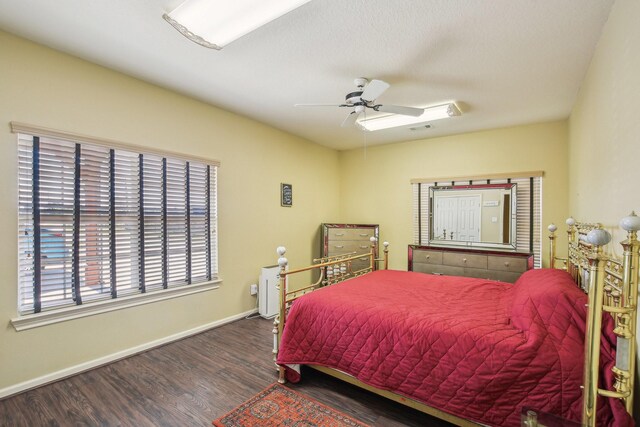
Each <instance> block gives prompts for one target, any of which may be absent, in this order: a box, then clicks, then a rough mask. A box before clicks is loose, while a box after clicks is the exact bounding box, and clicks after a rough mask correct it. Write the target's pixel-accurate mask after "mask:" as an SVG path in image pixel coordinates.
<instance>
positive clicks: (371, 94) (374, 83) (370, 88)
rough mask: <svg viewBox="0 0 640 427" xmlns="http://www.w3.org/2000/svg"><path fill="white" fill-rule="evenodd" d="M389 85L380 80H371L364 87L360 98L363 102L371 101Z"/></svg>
mask: <svg viewBox="0 0 640 427" xmlns="http://www.w3.org/2000/svg"><path fill="white" fill-rule="evenodd" d="M389 86H390V85H389V83H387V82H383V81H382V80H371V81H370V82H369V83H368V84H367V85H366V86H365V87H364V91H363V92H362V95H360V98H362V99H364V100H365V101H373V100H374V99H377V98H378V97H379V96H380V95H382V93H383V92H384V91H385V90H387V89H388V88H389Z"/></svg>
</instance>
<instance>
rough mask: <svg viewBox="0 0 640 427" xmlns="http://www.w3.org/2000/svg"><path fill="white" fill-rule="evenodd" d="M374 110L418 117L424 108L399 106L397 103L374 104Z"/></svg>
mask: <svg viewBox="0 0 640 427" xmlns="http://www.w3.org/2000/svg"><path fill="white" fill-rule="evenodd" d="M375 110H376V111H382V112H385V113H393V114H402V115H404V116H413V117H419V116H421V115H422V113H424V108H414V107H401V106H399V105H376V106H375Z"/></svg>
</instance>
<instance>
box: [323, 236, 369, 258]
mask: <svg viewBox="0 0 640 427" xmlns="http://www.w3.org/2000/svg"><path fill="white" fill-rule="evenodd" d="M327 251H328V254H327V255H328V256H334V255H342V254H348V253H350V252H355V253H357V254H366V253H369V251H371V245H370V243H369V242H354V241H349V240H339V241H333V242H329V243H328V244H327Z"/></svg>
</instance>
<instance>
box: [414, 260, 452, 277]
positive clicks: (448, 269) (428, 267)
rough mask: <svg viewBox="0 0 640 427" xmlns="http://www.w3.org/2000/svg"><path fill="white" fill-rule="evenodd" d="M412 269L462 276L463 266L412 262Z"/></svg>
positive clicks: (419, 271)
mask: <svg viewBox="0 0 640 427" xmlns="http://www.w3.org/2000/svg"><path fill="white" fill-rule="evenodd" d="M413 271H417V272H418V273H429V274H444V275H447V276H464V268H462V267H452V266H450V265H441V264H440V265H438V264H424V263H414V264H413Z"/></svg>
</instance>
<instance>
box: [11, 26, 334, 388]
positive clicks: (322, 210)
mask: <svg viewBox="0 0 640 427" xmlns="http://www.w3.org/2000/svg"><path fill="white" fill-rule="evenodd" d="M0 57H2V66H1V67H0V149H1V151H0V153H1V155H0V157H1V158H0V177H1V182H2V185H0V200H2V203H1V204H0V231H1V233H2V236H3V244H2V245H0V272H2V274H1V277H2V281H1V283H0V319H1V321H2V328H0V391H1V390H2V389H3V388H6V387H9V386H12V385H15V384H17V383H20V382H23V381H27V380H31V379H33V378H37V377H40V376H42V375H45V374H49V373H51V372H56V371H59V370H61V369H64V368H68V367H71V366H74V365H77V364H79V363H82V362H86V361H91V360H93V359H96V358H99V357H103V356H106V355H109V354H112V353H115V352H118V351H121V350H125V349H128V348H131V347H135V346H138V345H141V344H144V343H147V342H151V341H154V340H157V339H161V338H164V337H167V336H170V335H172V334H176V333H179V332H182V331H185V330H189V329H191V328H195V327H198V326H201V325H206V324H208V323H210V322H213V321H216V320H219V319H223V318H226V317H229V316H232V315H237V314H238V313H242V312H245V311H248V310H251V309H252V308H254V307H255V305H256V301H255V297H251V296H250V295H249V284H251V283H256V282H257V280H258V275H259V272H260V267H261V266H265V265H270V264H274V262H275V261H276V259H277V255H276V253H275V248H276V247H277V246H278V245H285V246H289V247H290V249H292V250H293V252H291V251H290V253H289V254H288V255H289V257H290V260H291V262H292V264H293V265H303V264H306V263H307V262H308V260H309V259H310V258H312V256H313V255H317V252H318V250H319V249H318V248H319V244H320V243H319V237H318V230H319V224H320V223H321V222H323V221H325V220H326V219H327V218H335V217H337V214H338V202H339V201H338V200H337V198H336V197H335V194H337V192H338V191H339V185H338V176H339V173H338V172H339V171H338V154H337V152H336V151H334V150H330V149H327V148H323V147H321V146H319V145H316V144H313V143H310V142H308V141H305V140H302V139H300V138H297V137H294V136H291V135H289V134H286V133H283V132H281V131H278V130H275V129H273V128H270V127H268V126H265V125H263V124H260V123H257V122H255V121H251V120H249V119H246V118H243V117H240V116H237V115H235V114H232V113H229V112H226V111H223V110H220V109H217V108H214V107H212V106H210V105H207V104H204V103H201V102H198V101H195V100H193V99H191V98H188V97H185V96H181V95H178V94H176V93H174V92H170V91H168V90H164V89H161V88H159V87H156V86H153V85H150V84H147V83H144V82H141V81H139V80H136V79H134V78H131V77H127V76H124V75H122V74H120V73H117V72H114V71H110V70H107V69H105V68H102V67H99V66H97V65H93V64H90V63H88V62H85V61H82V60H79V59H77V58H74V57H70V56H68V55H65V54H61V53H58V52H56V51H53V50H51V49H48V48H44V47H41V46H39V45H35V44H33V43H30V42H27V41H25V40H23V39H19V38H16V37H14V36H11V35H9V34H6V33H2V32H0ZM10 121H18V122H24V123H29V124H33V125H39V126H44V127H50V128H54V129H60V130H65V131H69V132H75V133H79V134H85V135H91V136H96V137H100V138H107V139H113V140H117V141H121V142H124V143H131V144H137V145H143V146H144V145H148V146H153V147H157V148H160V149H166V150H171V151H179V152H183V153H185V154H192V155H196V156H202V157H207V158H212V159H217V160H220V161H221V164H222V165H221V167H220V169H219V230H220V233H219V235H220V240H219V252H220V262H219V266H220V274H221V277H222V278H223V280H224V282H223V284H222V286H221V287H220V289H218V290H213V291H209V292H205V293H200V294H196V295H193V296H186V297H182V298H177V299H173V300H169V301H164V302H160V303H154V304H148V305H143V306H139V307H135V308H129V309H124V310H119V311H115V312H111V313H107V314H101V315H96V316H92V317H87V318H83V319H78V320H72V321H67V322H63V323H59V324H56V325H52V326H46V327H42V328H37V329H33V330H29V331H24V332H19V333H17V332H15V331H14V329H13V327H12V326H11V325H10V324H9V319H11V318H13V317H15V316H16V315H17V312H16V306H17V291H16V283H17V279H16V276H17V274H16V272H17V252H18V251H17V236H16V230H17V180H16V177H17V172H16V159H17V154H16V136H15V135H14V134H12V133H10V129H9V122H10ZM281 182H287V183H291V184H293V191H294V193H293V207H291V208H284V207H281V206H280V196H279V191H280V183H281Z"/></svg>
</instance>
